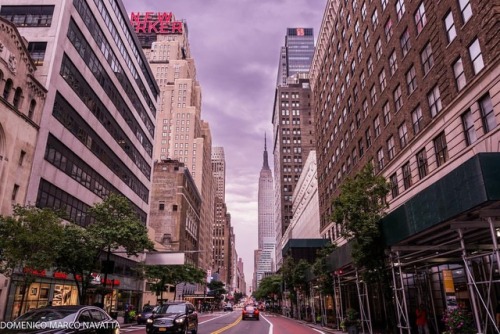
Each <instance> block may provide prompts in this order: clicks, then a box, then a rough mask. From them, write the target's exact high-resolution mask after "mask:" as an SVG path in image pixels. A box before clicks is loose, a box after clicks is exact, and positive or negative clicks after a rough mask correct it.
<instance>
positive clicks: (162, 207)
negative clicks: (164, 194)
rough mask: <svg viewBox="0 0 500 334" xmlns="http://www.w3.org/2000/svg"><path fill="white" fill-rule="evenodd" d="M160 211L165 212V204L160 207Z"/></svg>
mask: <svg viewBox="0 0 500 334" xmlns="http://www.w3.org/2000/svg"><path fill="white" fill-rule="evenodd" d="M158 210H160V211H163V210H165V203H160V205H159V206H158Z"/></svg>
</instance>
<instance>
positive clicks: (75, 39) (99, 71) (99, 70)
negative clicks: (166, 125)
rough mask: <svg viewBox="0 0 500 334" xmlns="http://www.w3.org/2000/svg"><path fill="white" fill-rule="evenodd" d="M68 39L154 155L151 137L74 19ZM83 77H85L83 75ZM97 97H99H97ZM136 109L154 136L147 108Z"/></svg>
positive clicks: (135, 132) (142, 143)
mask: <svg viewBox="0 0 500 334" xmlns="http://www.w3.org/2000/svg"><path fill="white" fill-rule="evenodd" d="M68 39H69V40H70V41H71V43H72V44H73V46H74V47H75V49H76V50H77V51H78V54H79V55H80V57H82V59H83V60H84V61H85V63H86V64H88V68H89V69H90V70H91V72H92V74H94V77H95V78H96V80H97V81H98V82H99V84H100V85H101V87H102V89H103V90H104V92H105V93H106V95H107V96H108V97H109V99H110V100H111V102H112V103H113V105H114V106H115V107H116V109H117V110H118V111H119V112H120V114H121V115H122V117H123V118H124V120H125V121H126V122H127V124H128V125H129V127H130V129H131V130H132V131H133V132H134V134H135V136H136V138H137V139H138V140H139V142H140V143H141V145H142V146H143V147H144V149H145V150H146V152H147V153H148V154H149V156H151V155H152V151H153V147H152V144H151V142H150V141H149V139H148V138H147V137H146V134H145V133H144V131H143V130H142V128H141V127H140V126H139V124H137V121H136V119H135V117H134V114H133V113H132V111H131V110H130V108H129V107H128V106H127V104H126V103H125V100H124V99H123V97H122V94H121V93H120V92H119V91H118V89H117V88H116V86H115V85H114V84H113V82H112V80H111V78H110V77H109V75H108V74H107V73H106V70H105V69H104V67H103V66H102V64H101V62H100V61H99V58H98V57H97V56H96V54H95V53H94V52H93V51H92V48H91V47H90V45H89V44H88V42H87V41H86V40H85V37H84V36H83V34H82V32H81V31H80V29H78V27H77V26H76V23H75V22H74V21H71V22H70V25H69V28H68ZM82 79H83V77H82ZM83 82H85V83H86V80H83ZM96 98H97V97H96ZM136 111H137V112H138V114H139V117H140V118H141V120H142V122H143V123H144V125H145V126H146V129H147V130H148V132H149V134H150V135H151V136H152V137H153V136H154V124H153V122H152V121H151V119H150V118H149V116H148V115H147V114H146V112H145V110H144V109H142V111H141V109H139V110H138V109H136Z"/></svg>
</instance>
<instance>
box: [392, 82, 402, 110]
mask: <svg viewBox="0 0 500 334" xmlns="http://www.w3.org/2000/svg"><path fill="white" fill-rule="evenodd" d="M393 95H394V106H395V107H396V112H398V111H399V109H401V107H402V106H403V98H402V95H401V85H398V87H396V90H394V93H393Z"/></svg>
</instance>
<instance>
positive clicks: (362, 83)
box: [359, 71, 366, 89]
mask: <svg viewBox="0 0 500 334" xmlns="http://www.w3.org/2000/svg"><path fill="white" fill-rule="evenodd" d="M359 82H361V89H365V84H366V82H365V72H364V71H363V72H361V74H360V75H359Z"/></svg>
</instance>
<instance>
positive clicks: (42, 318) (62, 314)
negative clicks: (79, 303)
mask: <svg viewBox="0 0 500 334" xmlns="http://www.w3.org/2000/svg"><path fill="white" fill-rule="evenodd" d="M74 313H75V312H74V311H70V310H57V311H55V310H34V311H29V312H27V313H25V314H23V315H22V316H20V317H19V318H17V319H16V320H14V321H16V322H47V321H53V320H61V319H64V318H66V317H69V316H73V317H74Z"/></svg>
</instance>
